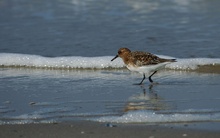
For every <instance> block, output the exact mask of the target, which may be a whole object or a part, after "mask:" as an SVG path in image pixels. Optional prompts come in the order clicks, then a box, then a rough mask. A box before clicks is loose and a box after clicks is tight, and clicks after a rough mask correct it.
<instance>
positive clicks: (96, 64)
mask: <svg viewBox="0 0 220 138" xmlns="http://www.w3.org/2000/svg"><path fill="white" fill-rule="evenodd" d="M111 59H112V57H111V56H103V57H80V56H72V57H42V56H39V55H27V54H12V53H1V54H0V65H2V66H26V67H39V68H40V67H43V68H67V69H68V68H97V69H103V68H121V67H123V63H122V61H121V60H115V61H114V62H111Z"/></svg>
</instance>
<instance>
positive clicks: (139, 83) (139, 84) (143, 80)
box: [139, 74, 146, 85]
mask: <svg viewBox="0 0 220 138" xmlns="http://www.w3.org/2000/svg"><path fill="white" fill-rule="evenodd" d="M145 78H146V77H145V74H143V79H142V80H141V82H140V83H139V85H141V84H142V82H143V81H144V80H145Z"/></svg>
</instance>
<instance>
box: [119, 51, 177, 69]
mask: <svg viewBox="0 0 220 138" xmlns="http://www.w3.org/2000/svg"><path fill="white" fill-rule="evenodd" d="M118 56H119V57H121V58H122V59H123V61H124V63H125V64H128V63H130V64H134V65H135V66H144V65H156V64H159V63H163V62H175V59H163V58H159V57H158V56H156V55H154V54H151V53H148V52H142V51H134V52H131V51H130V50H129V49H128V48H120V49H119V50H118Z"/></svg>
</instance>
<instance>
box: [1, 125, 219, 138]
mask: <svg viewBox="0 0 220 138" xmlns="http://www.w3.org/2000/svg"><path fill="white" fill-rule="evenodd" d="M219 136H220V132H219V131H209V130H205V131H204V130H196V129H190V128H179V127H175V126H172V127H165V126H161V125H145V124H139V125H136V124H117V125H113V126H111V125H109V126H107V125H106V123H97V122H89V121H75V122H64V123H55V124H18V125H1V126H0V137H1V138H4V137H7V138H17V137H32V138H37V137H47V138H54V137H59V138H70V137H71V138H72V137H77V138H78V137H90V138H93V137H94V138H97V137H105V138H110V137H114V138H121V137H126V138H133V137H138V138H142V137H143V138H158V137H159V138H170V137H193V138H206V137H212V138H218V137H219Z"/></svg>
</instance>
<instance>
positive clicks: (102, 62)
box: [0, 0, 220, 130]
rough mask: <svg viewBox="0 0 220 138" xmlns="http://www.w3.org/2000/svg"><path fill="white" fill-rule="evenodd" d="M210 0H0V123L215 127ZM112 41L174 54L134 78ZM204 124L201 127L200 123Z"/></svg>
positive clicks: (216, 25) (219, 70)
mask: <svg viewBox="0 0 220 138" xmlns="http://www.w3.org/2000/svg"><path fill="white" fill-rule="evenodd" d="M219 4H220V1H218V0H213V1H206V0H185V1H182V0H166V1H164V0H159V1H154V0H150V1H145V0H137V1H133V0H104V1H101V0H62V1H60V0H53V1H50V0H48V1H45V0H38V1H34V0H20V1H16V0H2V1H1V2H0V28H1V31H0V42H1V43H0V95H1V96H0V124H24V123H53V122H64V121H74V120H79V119H82V120H90V121H98V122H106V123H108V122H112V123H128V124H130V123H132V124H134V123H135V124H140V123H144V124H183V125H185V124H188V125H189V126H194V125H195V124H196V128H203V129H210V130H212V129H213V130H214V129H215V130H219V128H220V123H219V121H220V107H219V105H220V92H219V89H220V56H219V53H220V47H219V45H220V41H219V37H220V18H219V13H220V9H219V8H218V5H219ZM120 47H128V48H130V49H131V50H143V51H148V52H152V53H154V54H156V55H158V56H160V57H165V58H176V59H177V62H175V63H172V64H169V65H167V66H166V68H165V69H164V70H161V71H160V72H158V73H157V74H156V75H155V76H153V80H154V81H155V82H158V84H156V85H153V86H152V85H150V83H149V82H148V80H146V81H145V82H144V85H142V86H137V85H133V84H134V83H137V82H140V80H141V79H142V75H141V74H138V73H134V72H130V71H128V70H127V69H126V68H125V66H124V64H123V62H122V61H121V59H119V58H118V59H116V60H115V61H113V62H111V61H110V60H111V59H112V58H113V57H114V56H115V55H116V54H117V50H118V49H119V48H120ZM204 123H205V126H204Z"/></svg>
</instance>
